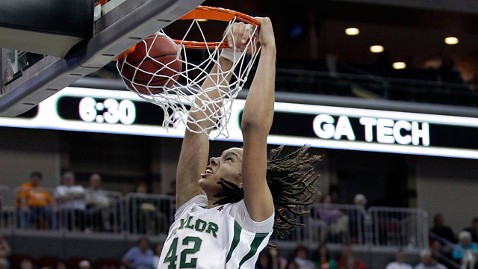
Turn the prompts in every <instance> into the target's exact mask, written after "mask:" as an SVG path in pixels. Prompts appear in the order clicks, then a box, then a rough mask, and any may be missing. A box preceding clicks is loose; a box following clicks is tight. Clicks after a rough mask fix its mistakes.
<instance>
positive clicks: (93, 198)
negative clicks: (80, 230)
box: [85, 173, 110, 232]
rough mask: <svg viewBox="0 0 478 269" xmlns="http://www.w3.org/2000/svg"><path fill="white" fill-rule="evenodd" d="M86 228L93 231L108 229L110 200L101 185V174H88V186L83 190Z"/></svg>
mask: <svg viewBox="0 0 478 269" xmlns="http://www.w3.org/2000/svg"><path fill="white" fill-rule="evenodd" d="M85 202H86V212H87V213H86V215H87V226H88V227H87V228H88V229H93V231H100V232H104V231H108V230H109V226H110V225H109V211H108V206H109V205H110V200H109V197H108V195H107V194H106V192H105V191H104V190H103V189H102V187H101V175H100V174H97V173H94V174H92V175H91V176H90V179H89V187H88V188H87V189H86V190H85Z"/></svg>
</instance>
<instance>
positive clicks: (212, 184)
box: [199, 148, 242, 194]
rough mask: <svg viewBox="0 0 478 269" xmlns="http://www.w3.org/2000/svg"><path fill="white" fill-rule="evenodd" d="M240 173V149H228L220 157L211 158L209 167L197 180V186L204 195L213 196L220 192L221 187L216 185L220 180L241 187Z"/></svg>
mask: <svg viewBox="0 0 478 269" xmlns="http://www.w3.org/2000/svg"><path fill="white" fill-rule="evenodd" d="M241 171H242V149H241V148H230V149H228V150H225V151H223V152H222V154H221V156H220V157H213V158H211V159H210V160H209V165H208V166H207V167H206V170H205V171H204V172H203V173H202V174H201V178H200V179H199V186H201V188H202V189H203V190H204V191H205V192H206V193H211V194H214V193H217V192H218V191H219V190H221V185H219V184H218V182H219V180H220V179H221V178H223V179H225V180H227V181H230V182H233V183H235V184H236V185H241V184H242V177H241Z"/></svg>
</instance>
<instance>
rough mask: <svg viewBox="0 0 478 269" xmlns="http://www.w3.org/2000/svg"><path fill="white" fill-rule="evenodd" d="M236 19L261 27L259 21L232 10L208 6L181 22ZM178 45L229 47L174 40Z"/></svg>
mask: <svg viewBox="0 0 478 269" xmlns="http://www.w3.org/2000/svg"><path fill="white" fill-rule="evenodd" d="M234 18H236V19H237V20H238V21H242V22H245V23H247V24H251V25H254V26H256V27H260V23H259V21H258V20H256V19H254V18H253V17H251V16H249V15H247V14H244V13H241V12H238V11H234V10H230V9H225V8H220V7H208V6H198V7H196V8H195V9H193V10H192V11H190V12H189V13H187V14H186V15H184V16H182V17H181V18H179V20H198V19H204V20H215V21H225V22H228V21H231V20H232V19H234ZM173 40H174V42H176V44H181V45H184V47H186V48H191V49H204V48H207V47H220V48H226V47H228V45H227V44H226V43H225V42H221V41H217V42H214V41H213V42H204V41H189V40H177V39H173Z"/></svg>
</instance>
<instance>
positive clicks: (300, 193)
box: [214, 146, 322, 237]
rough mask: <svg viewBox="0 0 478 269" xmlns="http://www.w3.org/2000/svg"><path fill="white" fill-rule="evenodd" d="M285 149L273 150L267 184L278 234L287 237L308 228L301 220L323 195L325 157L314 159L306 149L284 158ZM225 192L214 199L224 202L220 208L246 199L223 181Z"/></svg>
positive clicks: (240, 191) (222, 191)
mask: <svg viewBox="0 0 478 269" xmlns="http://www.w3.org/2000/svg"><path fill="white" fill-rule="evenodd" d="M283 149H284V146H280V147H278V148H276V149H273V150H271V152H270V153H269V157H268V160H267V175H266V180H267V184H268V186H269V189H270V191H271V194H272V198H273V200H274V209H275V219H274V233H276V234H277V235H278V236H279V237H285V236H287V235H288V234H289V233H290V231H291V230H292V229H293V228H295V227H297V226H303V225H304V224H303V223H302V222H301V221H300V218H299V217H300V216H303V215H305V214H307V213H309V208H308V207H309V206H310V205H311V204H313V203H314V202H315V201H316V197H317V195H318V194H319V193H318V190H317V188H316V184H317V182H318V179H319V174H318V172H317V170H316V165H317V163H318V162H319V161H320V160H322V156H321V155H311V154H309V152H308V149H309V148H308V147H306V146H303V147H301V148H299V149H297V150H295V151H293V152H292V153H290V154H287V155H284V156H282V154H281V153H282V150H283ZM218 184H220V185H221V186H222V190H221V191H220V192H219V193H217V194H216V195H214V197H218V198H220V199H219V200H218V201H217V202H216V204H220V205H221V204H226V203H236V202H239V201H240V200H242V199H244V190H243V189H242V187H240V186H237V185H236V184H234V183H232V182H229V181H227V180H225V179H223V178H221V179H220V181H219V182H218Z"/></svg>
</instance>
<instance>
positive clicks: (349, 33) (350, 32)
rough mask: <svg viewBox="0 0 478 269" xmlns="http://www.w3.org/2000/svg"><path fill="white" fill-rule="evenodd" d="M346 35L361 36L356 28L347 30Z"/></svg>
mask: <svg viewBox="0 0 478 269" xmlns="http://www.w3.org/2000/svg"><path fill="white" fill-rule="evenodd" d="M345 34H346V35H358V34H360V30H359V29H358V28H355V27H349V28H347V29H345Z"/></svg>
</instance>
